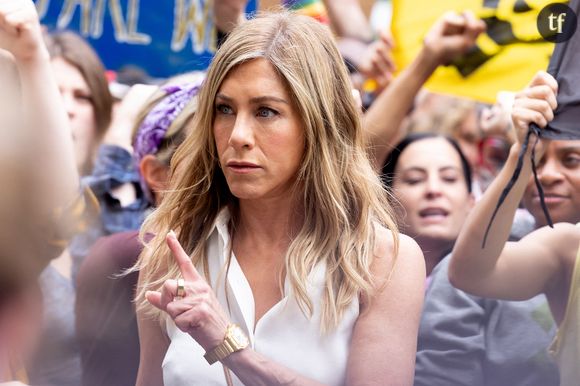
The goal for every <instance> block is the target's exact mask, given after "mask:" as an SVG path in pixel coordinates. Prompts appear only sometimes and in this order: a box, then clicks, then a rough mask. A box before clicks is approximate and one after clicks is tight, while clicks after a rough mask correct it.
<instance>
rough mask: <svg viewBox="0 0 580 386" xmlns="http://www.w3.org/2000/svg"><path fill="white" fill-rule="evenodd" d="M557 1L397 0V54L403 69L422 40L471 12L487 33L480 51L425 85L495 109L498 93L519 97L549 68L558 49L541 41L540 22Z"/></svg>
mask: <svg viewBox="0 0 580 386" xmlns="http://www.w3.org/2000/svg"><path fill="white" fill-rule="evenodd" d="M556 2H560V3H567V2H566V1H554V0H551V1H549V0H437V1H430V0H393V19H392V20H393V22H392V31H393V36H394V38H395V41H396V47H395V50H394V52H393V54H394V57H395V62H396V63H397V66H398V68H399V69H402V68H404V67H406V66H407V65H408V64H409V63H411V61H412V60H413V59H414V58H415V56H416V55H417V54H418V52H419V50H420V49H421V47H422V44H423V37H424V36H425V34H426V33H427V31H428V30H429V28H430V27H431V26H432V25H433V23H434V22H435V21H436V20H437V19H438V18H439V17H440V16H441V15H442V14H444V13H445V12H447V11H450V10H452V11H457V12H462V11H465V10H471V11H473V12H474V13H475V14H476V15H477V16H478V17H480V18H481V19H482V20H484V21H485V23H486V25H487V31H486V32H485V33H484V34H482V35H481V36H480V37H479V38H478V40H477V46H476V47H475V48H474V49H472V50H471V51H470V52H469V53H468V54H467V55H465V56H464V57H463V58H461V59H460V60H457V61H455V62H454V63H452V64H450V65H447V66H441V67H440V68H439V69H437V71H436V72H435V74H434V75H433V76H432V77H431V79H430V80H429V81H428V82H427V85H426V86H427V88H428V89H429V90H431V91H433V92H438V93H443V94H451V95H457V96H462V97H467V98H472V99H476V100H479V101H482V102H488V103H492V102H494V101H495V97H496V94H497V92H498V91H502V90H505V91H517V90H520V89H522V88H524V87H525V86H526V84H527V83H528V82H529V81H530V79H531V78H532V77H533V75H534V74H535V73H536V72H537V71H539V70H545V69H546V68H547V67H548V62H549V59H550V55H551V54H552V51H553V49H554V44H553V43H550V42H547V41H545V40H544V39H542V37H541V35H540V33H539V32H538V28H537V24H536V22H537V16H538V14H539V13H540V11H541V10H542V8H544V7H545V6H546V5H548V4H551V3H556Z"/></svg>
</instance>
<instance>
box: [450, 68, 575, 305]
mask: <svg viewBox="0 0 580 386" xmlns="http://www.w3.org/2000/svg"><path fill="white" fill-rule="evenodd" d="M557 88H558V85H557V83H556V81H555V79H554V78H552V77H551V76H550V75H549V74H547V73H545V72H540V73H538V74H537V75H536V76H535V77H534V79H533V80H532V82H531V83H530V85H529V86H528V87H527V88H526V89H525V90H524V91H522V92H521V93H519V94H518V95H517V96H516V100H515V102H514V108H513V112H512V120H513V123H514V126H515V129H516V131H517V138H518V142H517V143H516V144H514V145H513V146H512V149H511V151H510V155H509V158H508V160H507V162H506V164H505V165H504V167H503V169H502V170H501V172H500V173H499V175H498V176H497V177H496V178H495V180H494V181H493V183H492V184H491V186H490V187H489V188H488V190H487V191H486V192H485V194H484V195H483V197H482V199H481V201H480V202H479V203H478V204H477V205H476V207H475V208H474V209H473V210H472V211H471V213H470V215H469V217H468V218H467V220H466V222H465V224H464V226H463V228H462V231H461V233H460V235H459V237H458V239H457V242H456V243H455V248H454V249H453V258H452V261H451V265H450V268H449V279H450V281H451V283H452V284H453V285H455V286H456V287H458V288H461V289H463V290H465V291H467V292H471V293H473V294H476V295H479V296H484V297H493V298H501V299H511V300H523V299H528V298H531V297H533V296H534V295H537V294H539V293H542V292H546V291H547V289H548V288H549V287H550V286H551V285H552V284H553V282H554V281H555V279H556V278H557V277H559V275H560V273H561V271H562V269H561V268H562V267H561V263H562V259H561V258H560V257H561V256H564V255H566V254H567V253H568V252H569V249H570V247H571V245H569V244H570V243H571V242H572V241H573V238H570V237H567V236H568V235H569V233H568V232H567V231H568V230H569V229H570V228H571V227H572V226H571V225H570V224H557V225H556V229H555V230H552V229H550V228H542V229H539V230H537V231H534V232H532V233H531V234H529V235H528V236H526V237H524V238H523V239H521V240H520V241H518V242H509V243H508V242H507V239H508V236H509V232H510V228H511V225H512V222H513V217H514V214H515V211H516V209H517V207H518V205H519V202H520V200H521V198H522V195H523V193H524V191H525V189H526V185H527V183H528V181H529V179H530V177H531V175H532V167H531V158H530V157H531V149H532V145H533V143H534V142H535V138H534V137H532V138H531V139H530V146H529V147H528V149H527V152H526V154H525V155H524V162H523V167H522V170H521V174H520V176H519V178H518V180H517V181H516V183H515V185H514V186H513V188H512V190H511V192H510V193H509V194H508V196H507V198H506V200H505V201H504V203H503V204H502V206H501V207H500V208H499V210H498V212H497V215H496V217H495V219H494V222H493V224H492V226H491V228H490V230H489V234H488V237H487V241H486V245H485V248H482V243H483V238H484V234H485V231H486V227H487V224H488V223H489V221H490V219H491V216H492V213H493V211H494V209H495V206H496V204H497V202H498V199H499V197H500V194H501V192H502V191H503V189H504V187H505V186H506V184H507V183H508V181H509V180H510V178H511V176H512V174H513V172H514V170H515V168H516V164H517V158H518V153H519V152H520V149H521V146H522V145H521V144H522V142H523V139H524V137H525V135H526V133H527V130H528V126H529V125H530V123H531V122H535V123H536V124H538V126H540V127H544V126H546V124H547V122H549V121H550V120H552V119H553V117H554V114H553V109H555V108H556V92H557ZM543 147H544V143H543V142H540V143H538V146H537V147H536V153H537V154H536V157H537V158H539V157H540V156H541V154H542V153H543ZM572 228H573V227H572ZM567 240H568V241H567ZM575 247H576V248H577V245H576V246H575ZM574 251H575V249H574Z"/></svg>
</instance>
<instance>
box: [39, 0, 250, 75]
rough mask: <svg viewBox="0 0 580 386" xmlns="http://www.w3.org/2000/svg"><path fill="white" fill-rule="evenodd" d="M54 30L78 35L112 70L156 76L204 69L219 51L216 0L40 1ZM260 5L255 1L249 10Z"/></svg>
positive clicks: (42, 17)
mask: <svg viewBox="0 0 580 386" xmlns="http://www.w3.org/2000/svg"><path fill="white" fill-rule="evenodd" d="M35 3H36V8H37V10H38V13H39V16H40V21H41V23H42V24H44V25H46V26H48V28H49V30H53V29H68V30H72V31H75V32H77V33H79V34H80V35H81V36H83V37H84V38H85V39H87V41H88V42H89V43H90V44H91V45H92V46H93V47H94V48H95V50H96V51H97V52H98V53H99V55H100V57H101V59H102V60H103V62H104V63H105V66H106V67H107V68H108V69H113V70H118V69H119V68H121V67H123V66H126V65H135V66H138V67H140V68H142V69H144V70H145V71H147V73H149V75H151V76H153V77H168V76H171V75H174V74H177V73H182V72H185V71H191V70H199V69H204V68H205V67H207V65H208V64H209V62H210V60H211V58H212V56H213V54H214V53H215V42H216V33H215V27H214V23H213V15H212V13H213V8H212V5H213V0H36V1H35ZM256 8H257V0H250V1H249V3H248V6H247V8H246V11H247V12H253V11H255V10H256Z"/></svg>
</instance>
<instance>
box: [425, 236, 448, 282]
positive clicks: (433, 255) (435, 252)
mask: <svg viewBox="0 0 580 386" xmlns="http://www.w3.org/2000/svg"><path fill="white" fill-rule="evenodd" d="M416 241H417V243H418V244H419V246H420V247H421V250H422V251H423V255H424V256H425V268H426V271H427V276H430V275H431V272H433V269H435V267H436V266H437V264H439V262H440V261H441V260H442V259H443V258H444V257H445V256H446V255H447V254H449V253H450V252H451V250H452V249H453V244H454V242H453V241H447V240H433V239H420V238H417V240H416Z"/></svg>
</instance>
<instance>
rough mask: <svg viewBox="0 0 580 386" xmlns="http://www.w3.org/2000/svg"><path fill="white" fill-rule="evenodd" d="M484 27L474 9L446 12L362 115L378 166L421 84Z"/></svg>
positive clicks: (471, 43)
mask: <svg viewBox="0 0 580 386" xmlns="http://www.w3.org/2000/svg"><path fill="white" fill-rule="evenodd" d="M484 29H485V24H484V23H483V22H482V21H481V20H477V19H476V18H475V17H474V16H473V14H471V13H464V14H462V15H459V14H456V13H454V12H451V13H447V14H445V15H443V16H442V17H441V18H440V19H439V20H438V21H437V22H436V23H435V24H434V25H433V27H432V28H431V30H430V31H429V32H428V34H427V36H426V37H425V41H424V45H423V48H422V50H421V51H420V53H419V55H418V56H417V57H416V58H415V60H414V61H413V62H412V63H411V65H409V67H407V68H405V69H404V70H403V72H402V73H401V74H400V75H399V76H398V77H397V78H395V80H394V81H392V82H391V84H390V86H389V87H387V88H386V89H385V90H384V91H383V92H382V93H381V94H379V96H378V97H377V99H376V100H375V101H374V103H373V105H372V106H371V107H370V108H369V110H368V111H367V113H366V114H365V116H364V119H363V128H364V130H365V133H366V135H367V144H368V149H369V154H370V156H371V159H373V160H374V163H375V168H376V169H377V170H380V169H381V168H382V166H383V163H384V161H385V159H386V158H387V155H388V154H389V152H390V151H391V148H392V146H393V145H394V142H395V141H396V140H397V138H398V135H399V127H400V125H401V122H402V121H403V119H404V118H405V116H406V115H407V113H408V112H409V110H410V109H411V106H412V105H413V101H414V99H415V96H416V95H417V93H418V92H419V90H420V89H421V87H423V85H424V84H425V82H426V81H427V80H428V79H429V77H430V76H431V75H432V74H433V72H434V71H435V70H436V69H437V67H438V66H439V65H441V64H444V63H447V62H448V61H450V60H451V59H453V58H454V57H456V56H457V55H460V54H461V53H463V52H465V51H467V49H469V48H470V47H472V46H473V44H474V43H475V40H476V39H477V36H479V34H480V33H481V32H482V31H483V30H484Z"/></svg>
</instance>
